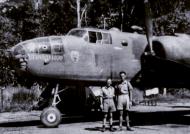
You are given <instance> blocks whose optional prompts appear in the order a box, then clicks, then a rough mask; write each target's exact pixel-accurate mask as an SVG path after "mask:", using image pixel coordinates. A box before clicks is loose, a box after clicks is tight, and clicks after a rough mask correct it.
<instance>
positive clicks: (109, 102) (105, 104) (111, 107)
mask: <svg viewBox="0 0 190 134" xmlns="http://www.w3.org/2000/svg"><path fill="white" fill-rule="evenodd" d="M111 85H112V80H111V79H110V78H108V79H107V85H106V86H105V87H102V90H101V91H102V95H101V99H100V100H101V108H102V111H103V113H104V118H103V127H102V132H104V131H105V130H106V120H107V116H108V114H109V121H110V131H112V132H113V131H114V129H113V126H112V122H113V118H112V113H113V112H115V111H116V107H115V104H114V97H115V89H114V87H112V86H111Z"/></svg>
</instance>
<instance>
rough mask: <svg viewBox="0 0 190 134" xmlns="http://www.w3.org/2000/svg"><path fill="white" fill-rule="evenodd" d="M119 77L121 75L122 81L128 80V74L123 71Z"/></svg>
mask: <svg viewBox="0 0 190 134" xmlns="http://www.w3.org/2000/svg"><path fill="white" fill-rule="evenodd" d="M119 75H120V78H121V80H122V81H124V80H126V78H127V74H126V72H124V71H122V72H120V73H119Z"/></svg>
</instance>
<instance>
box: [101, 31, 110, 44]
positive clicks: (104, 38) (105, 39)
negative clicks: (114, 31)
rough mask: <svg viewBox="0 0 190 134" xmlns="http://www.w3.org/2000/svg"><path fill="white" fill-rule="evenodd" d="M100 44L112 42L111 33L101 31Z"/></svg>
mask: <svg viewBox="0 0 190 134" xmlns="http://www.w3.org/2000/svg"><path fill="white" fill-rule="evenodd" d="M102 44H112V40H111V35H110V34H109V33H102Z"/></svg>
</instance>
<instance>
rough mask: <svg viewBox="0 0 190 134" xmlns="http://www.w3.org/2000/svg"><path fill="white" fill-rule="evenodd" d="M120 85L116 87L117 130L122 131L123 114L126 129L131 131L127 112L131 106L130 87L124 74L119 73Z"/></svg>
mask: <svg viewBox="0 0 190 134" xmlns="http://www.w3.org/2000/svg"><path fill="white" fill-rule="evenodd" d="M119 74H120V78H121V83H120V84H119V85H118V90H119V91H118V98H117V109H118V110H119V114H120V116H119V129H120V131H121V130H122V123H123V114H124V115H125V116H124V118H125V121H126V129H127V130H128V131H133V130H132V129H131V128H130V125H129V110H130V107H131V105H132V92H131V90H132V89H133V87H132V85H131V84H130V82H129V81H127V79H126V78H127V74H126V72H120V73H119Z"/></svg>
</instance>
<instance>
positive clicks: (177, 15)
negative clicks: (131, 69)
mask: <svg viewBox="0 0 190 134" xmlns="http://www.w3.org/2000/svg"><path fill="white" fill-rule="evenodd" d="M143 2H144V0H119V1H117V0H80V5H81V11H80V13H81V17H82V18H81V25H82V27H98V28H104V27H105V28H106V29H109V28H112V27H117V28H121V26H122V27H123V31H130V30H131V26H132V25H139V26H141V27H143V28H144V4H143ZM149 2H150V5H151V9H152V14H153V21H154V31H155V34H157V35H163V34H173V32H184V33H187V32H190V19H189V18H188V17H189V16H190V15H189V16H188V14H187V13H189V12H188V11H189V10H190V2H189V0H149ZM35 4H36V3H35V1H34V0H25V1H23V0H8V1H7V2H4V3H1V4H0V49H6V48H10V47H11V46H13V45H15V44H17V43H18V42H20V41H24V40H27V39H31V38H34V37H39V36H47V35H60V34H66V33H67V32H68V31H69V30H70V29H71V28H73V27H76V26H77V6H76V0H42V3H41V4H42V5H39V6H38V8H36V6H35ZM82 15H83V16H82ZM122 18H123V19H122ZM104 24H105V26H104ZM0 61H1V63H2V64H0V79H1V81H0V84H2V83H9V82H13V81H14V79H15V78H14V77H13V75H12V74H13V72H12V69H10V66H9V61H8V60H6V59H5V58H4V56H3V53H0ZM9 77H12V78H13V79H9ZM6 81H7V82H6Z"/></svg>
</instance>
